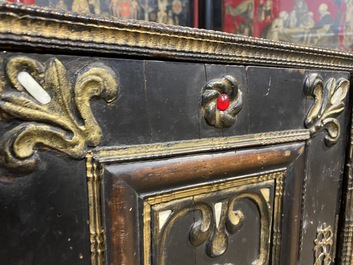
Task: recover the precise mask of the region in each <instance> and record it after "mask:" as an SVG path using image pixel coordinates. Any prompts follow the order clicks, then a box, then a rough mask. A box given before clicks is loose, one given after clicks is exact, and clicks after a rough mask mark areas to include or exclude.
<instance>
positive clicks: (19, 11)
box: [0, 3, 353, 71]
mask: <svg viewBox="0 0 353 265" xmlns="http://www.w3.org/2000/svg"><path fill="white" fill-rule="evenodd" d="M0 16H1V19H0V32H1V33H2V34H0V35H1V36H0V39H1V40H0V42H2V43H4V44H6V45H9V44H10V45H17V46H18V45H22V46H23V45H26V46H27V47H28V46H29V47H37V48H38V47H41V48H43V49H51V50H52V49H53V48H55V49H72V50H81V51H99V52H103V53H109V54H112V53H116V54H132V55H136V54H140V55H142V56H153V57H160V58H165V57H169V58H173V59H175V58H178V59H184V60H185V59H193V60H198V61H208V62H216V63H220V62H225V63H246V64H254V65H265V64H266V65H269V63H270V64H271V65H276V66H284V67H294V66H298V67H312V62H315V67H317V68H325V69H340V70H349V71H350V70H351V65H352V61H353V57H352V55H351V54H349V53H344V52H339V51H333V50H331V51H330V50H325V49H321V48H316V47H305V46H300V45H296V44H289V43H286V44H284V43H281V42H274V41H270V40H261V39H255V38H249V37H242V36H237V35H232V34H225V33H221V32H210V31H206V30H201V29H189V28H185V27H175V26H166V25H161V24H156V23H146V22H141V21H129V20H127V21H121V20H117V19H111V18H103V17H95V16H92V15H91V16H90V15H78V14H73V13H71V14H70V13H66V12H60V11H57V10H50V9H47V8H38V7H28V6H23V5H18V4H16V3H11V4H9V3H4V4H0ZM9 25H11V30H9ZM24 25H25V26H24ZM32 28H35V30H33V31H31V29H32ZM38 32H40V33H38ZM88 32H89V33H88ZM29 37H30V39H31V42H28V38H29ZM136 38H138V39H139V40H140V41H139V42H135V41H131V40H135V39H136ZM53 40H55V45H53ZM284 54H285V55H286V56H283V55H284Z"/></svg>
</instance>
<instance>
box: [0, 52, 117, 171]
mask: <svg viewBox="0 0 353 265" xmlns="http://www.w3.org/2000/svg"><path fill="white" fill-rule="evenodd" d="M20 72H27V73H29V74H30V75H31V76H32V77H33V78H34V79H35V80H36V81H37V82H38V83H39V84H40V85H41V86H42V87H43V89H44V90H45V91H46V92H47V93H48V94H49V95H50V97H51V98H52V100H51V101H50V102H49V103H48V104H46V105H43V104H41V103H39V102H38V101H37V100H36V99H35V98H33V97H32V96H31V95H29V94H28V93H27V92H26V91H25V89H24V88H23V86H22V85H21V83H20V82H19V81H18V80H17V76H18V74H19V73H20ZM5 75H6V77H7V78H8V80H9V85H8V86H9V87H10V89H6V91H5V90H4V91H3V93H1V96H0V110H1V112H2V113H5V114H6V115H9V116H11V117H12V118H16V119H18V120H21V121H28V122H25V123H22V124H20V125H18V126H17V127H15V128H13V129H12V130H10V131H9V132H7V133H6V134H5V135H4V136H3V137H2V138H1V140H0V143H1V146H2V147H1V154H2V162H3V163H4V164H5V165H6V166H7V167H9V168H13V169H20V170H27V169H33V167H34V166H35V164H36V160H37V159H38V155H37V151H38V149H40V148H41V147H42V146H45V147H49V148H53V149H55V150H58V151H60V152H63V153H65V154H67V155H69V156H71V157H73V158H76V159H78V158H82V157H84V155H85V153H86V152H87V149H88V146H96V145H98V144H99V143H100V141H101V139H102V131H101V129H100V127H99V125H98V123H97V121H96V120H95V118H94V116H93V113H92V111H91V109H90V100H91V98H93V97H100V98H102V99H104V100H105V101H107V102H111V101H113V100H114V99H115V98H116V94H117V90H118V83H117V80H116V76H115V74H114V72H113V71H112V70H111V69H110V68H108V67H106V66H104V65H97V64H92V65H89V66H87V67H85V68H84V69H82V70H81V71H80V72H79V73H78V74H77V79H76V83H75V86H74V87H72V84H71V83H70V81H69V78H68V74H67V71H66V69H65V67H64V65H63V64H62V63H61V62H60V61H59V60H57V59H55V58H54V59H50V60H49V61H48V62H47V63H46V64H45V65H42V64H41V63H39V62H38V61H36V60H33V59H31V58H28V57H14V58H12V59H10V60H9V61H8V62H7V64H6V67H5Z"/></svg>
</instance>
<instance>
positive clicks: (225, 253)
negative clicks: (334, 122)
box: [93, 143, 304, 265]
mask: <svg viewBox="0 0 353 265" xmlns="http://www.w3.org/2000/svg"><path fill="white" fill-rule="evenodd" d="M125 151H126V152H128V151H127V150H125ZM102 152H103V151H102ZM108 152H113V151H112V150H110V151H108ZM103 153H104V155H103ZM103 153H102V154H101V156H100V155H96V156H95V157H94V160H95V161H96V162H93V165H94V164H96V163H98V164H97V165H98V167H99V168H101V170H100V172H99V173H97V174H98V175H100V176H101V178H102V184H101V185H102V186H101V188H102V196H103V197H102V205H103V208H102V210H103V212H104V220H102V222H103V225H104V227H105V229H104V231H105V239H106V246H107V253H106V258H107V262H108V264H111V263H112V264H125V263H126V264H130V263H131V262H135V263H136V264H146V265H147V264H225V263H232V264H237V263H241V264H252V263H253V262H254V264H268V263H269V262H270V261H271V262H272V264H281V261H280V260H281V256H282V253H281V252H283V253H286V252H287V251H288V248H289V249H293V248H295V247H296V246H297V245H298V243H299V233H298V231H299V230H298V229H299V224H300V218H291V217H292V216H300V215H301V213H300V207H295V206H294V205H300V204H301V191H302V183H303V176H304V175H303V174H304V171H303V153H304V144H303V143H294V144H283V145H277V146H268V147H262V148H256V149H248V150H241V149H240V150H237V151H236V152H234V151H227V152H216V153H210V154H206V153H205V154H202V153H201V154H199V155H186V156H185V155H184V156H180V157H178V156H177V157H174V158H164V159H162V160H160V159H156V160H155V159H149V160H147V161H146V160H145V161H136V162H134V161H130V162H129V161H128V160H127V161H126V162H123V160H124V159H121V158H119V159H117V158H118V156H115V155H116V154H115V155H114V152H113V153H112V155H107V153H106V152H103ZM107 157H109V159H107ZM114 157H115V158H114ZM130 158H131V157H130ZM108 161H109V162H108ZM98 203H99V202H97V204H98ZM293 206H294V207H293ZM288 207H290V210H289V209H288ZM287 215H288V217H287ZM136 228H138V229H136ZM282 231H286V232H282ZM287 237H290V238H291V240H290V241H288V240H287ZM282 238H284V239H283V240H282ZM245 249H247V250H246V251H244V250H245ZM281 249H282V250H281ZM176 250H177V251H176ZM102 258H103V257H102ZM292 259H293V262H294V260H296V259H297V257H296V256H295V255H294V256H293V257H292ZM285 260H286V264H292V263H288V258H287V257H286V258H285ZM293 264H294V263H293Z"/></svg>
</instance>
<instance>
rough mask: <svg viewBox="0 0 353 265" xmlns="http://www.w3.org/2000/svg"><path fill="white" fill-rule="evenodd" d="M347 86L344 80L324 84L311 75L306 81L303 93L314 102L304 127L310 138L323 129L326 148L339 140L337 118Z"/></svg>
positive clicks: (316, 75) (318, 78)
mask: <svg viewBox="0 0 353 265" xmlns="http://www.w3.org/2000/svg"><path fill="white" fill-rule="evenodd" d="M349 84H350V83H349V81H348V80H347V79H344V78H340V79H339V80H336V79H335V78H329V79H328V80H327V81H326V82H324V80H323V78H322V77H321V76H320V75H318V74H311V75H309V77H308V78H307V79H306V82H305V88H304V92H305V94H306V95H307V96H310V97H314V100H315V101H314V104H313V106H312V107H311V109H310V111H309V113H308V114H307V117H306V120H305V126H306V128H308V129H309V130H310V133H311V135H312V136H315V135H317V134H318V133H320V132H321V131H322V130H323V129H325V130H326V131H327V135H326V136H325V144H326V145H327V146H332V145H334V144H336V143H337V141H338V139H339V136H340V132H341V126H340V123H339V121H338V119H337V117H338V116H339V115H340V114H341V113H342V112H343V110H344V107H345V104H344V100H345V98H346V96H347V92H348V89H349Z"/></svg>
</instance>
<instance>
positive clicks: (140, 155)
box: [92, 130, 310, 163]
mask: <svg viewBox="0 0 353 265" xmlns="http://www.w3.org/2000/svg"><path fill="white" fill-rule="evenodd" d="M309 139H310V132H309V130H292V131H279V132H269V133H258V134H248V135H241V136H233V137H223V138H205V139H197V140H186V141H177V142H166V143H156V144H147V145H131V146H121V147H120V146H119V147H107V148H97V149H95V150H94V151H93V153H92V155H93V157H94V158H95V159H97V160H98V161H100V162H102V163H109V162H119V161H129V160H137V159H145V158H160V157H168V156H175V155H184V154H195V153H201V152H207V151H220V150H229V149H234V148H244V147H252V146H265V145H271V144H281V143H290V142H299V141H306V140H309Z"/></svg>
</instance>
